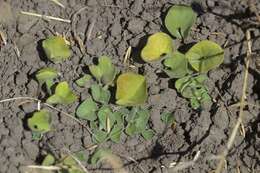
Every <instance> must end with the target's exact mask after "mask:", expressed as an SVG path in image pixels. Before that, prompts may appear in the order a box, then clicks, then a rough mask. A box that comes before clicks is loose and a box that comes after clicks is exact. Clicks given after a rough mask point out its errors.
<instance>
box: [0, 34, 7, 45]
mask: <svg viewBox="0 0 260 173" xmlns="http://www.w3.org/2000/svg"><path fill="white" fill-rule="evenodd" d="M0 43H3V44H4V45H6V44H7V40H6V37H5V34H4V33H3V32H2V31H0Z"/></svg>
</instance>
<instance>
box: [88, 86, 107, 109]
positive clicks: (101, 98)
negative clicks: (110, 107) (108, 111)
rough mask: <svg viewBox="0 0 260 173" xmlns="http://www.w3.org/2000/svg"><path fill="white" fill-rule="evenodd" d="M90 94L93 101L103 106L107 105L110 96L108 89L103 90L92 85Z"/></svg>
mask: <svg viewBox="0 0 260 173" xmlns="http://www.w3.org/2000/svg"><path fill="white" fill-rule="evenodd" d="M91 94H92V97H93V99H94V100H95V101H97V102H100V103H103V104H107V103H108V102H109V100H110V96H111V94H110V92H109V90H108V89H104V88H102V87H101V86H100V85H98V84H94V85H92V86H91Z"/></svg>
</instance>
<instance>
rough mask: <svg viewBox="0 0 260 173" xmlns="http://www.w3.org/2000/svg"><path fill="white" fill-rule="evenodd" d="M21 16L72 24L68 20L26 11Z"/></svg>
mask: <svg viewBox="0 0 260 173" xmlns="http://www.w3.org/2000/svg"><path fill="white" fill-rule="evenodd" d="M21 14H24V15H29V16H34V17H39V18H42V19H50V20H56V21H60V22H65V23H71V21H70V20H68V19H62V18H58V17H53V16H47V15H42V14H37V13H31V12H26V11H21Z"/></svg>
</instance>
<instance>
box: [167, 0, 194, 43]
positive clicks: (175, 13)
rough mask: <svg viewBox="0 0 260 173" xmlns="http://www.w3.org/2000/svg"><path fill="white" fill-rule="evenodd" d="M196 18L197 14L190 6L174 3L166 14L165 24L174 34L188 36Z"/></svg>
mask: <svg viewBox="0 0 260 173" xmlns="http://www.w3.org/2000/svg"><path fill="white" fill-rule="evenodd" d="M196 20H197V14H196V13H195V12H194V11H193V10H192V8H191V7H190V6H185V5H174V6H172V7H171V8H170V10H169V11H168V13H167V15H166V18H165V26H166V28H167V29H168V31H169V32H170V33H171V34H172V35H173V36H175V37H177V38H186V37H187V36H188V34H189V31H190V29H191V27H192V26H193V24H194V23H195V22H196Z"/></svg>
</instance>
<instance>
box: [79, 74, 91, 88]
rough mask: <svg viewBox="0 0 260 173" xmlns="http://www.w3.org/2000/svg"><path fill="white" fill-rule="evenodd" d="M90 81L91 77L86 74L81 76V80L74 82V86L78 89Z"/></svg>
mask: <svg viewBox="0 0 260 173" xmlns="http://www.w3.org/2000/svg"><path fill="white" fill-rule="evenodd" d="M90 80H91V76H90V75H89V74H86V75H84V76H82V77H81V78H79V79H77V80H76V84H77V85H78V86H79V87H84V86H86V84H87V83H88V82H89V81H90Z"/></svg>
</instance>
